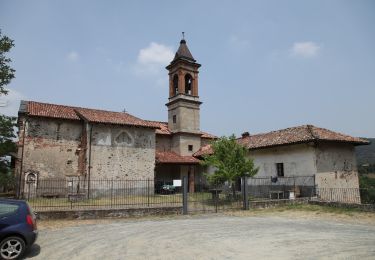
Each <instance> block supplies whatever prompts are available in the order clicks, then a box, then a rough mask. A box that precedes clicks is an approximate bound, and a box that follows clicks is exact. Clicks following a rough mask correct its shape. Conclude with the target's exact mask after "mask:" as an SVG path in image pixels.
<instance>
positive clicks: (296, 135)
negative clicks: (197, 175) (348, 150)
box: [194, 125, 369, 157]
mask: <svg viewBox="0 0 375 260" xmlns="http://www.w3.org/2000/svg"><path fill="white" fill-rule="evenodd" d="M237 141H238V143H240V144H242V145H244V146H246V147H247V148H248V149H250V150H252V149H260V148H267V147H273V146H281V145H290V144H298V143H308V142H313V141H328V142H339V143H351V144H353V145H363V144H369V142H368V141H367V140H364V139H361V138H358V137H352V136H349V135H345V134H341V133H338V132H334V131H331V130H328V129H325V128H320V127H316V126H313V125H303V126H297V127H290V128H286V129H282V130H277V131H272V132H269V133H263V134H256V135H250V136H246V137H243V138H239V139H237ZM212 153H213V150H212V147H211V145H206V146H203V147H201V148H200V149H199V150H198V151H197V152H196V153H194V156H196V157H201V156H203V155H208V154H212Z"/></svg>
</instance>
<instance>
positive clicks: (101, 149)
mask: <svg viewBox="0 0 375 260" xmlns="http://www.w3.org/2000/svg"><path fill="white" fill-rule="evenodd" d="M200 66H201V65H200V64H198V63H197V62H196V60H195V59H194V58H193V56H192V54H191V52H190V51H189V48H188V47H187V44H186V41H185V39H182V40H181V41H180V46H179V48H178V50H177V52H176V55H175V57H174V59H173V60H172V61H171V63H170V64H169V65H168V66H167V67H166V69H167V70H168V72H169V98H168V102H167V104H166V106H167V109H168V121H167V122H158V121H150V120H143V119H140V118H137V117H135V116H133V115H130V114H128V113H125V112H113V111H104V110H97V109H90V108H82V107H73V106H64V105H57V104H48V103H41V102H36V101H21V105H20V109H19V118H18V125H19V144H18V147H19V149H18V161H17V163H16V175H17V176H18V180H19V183H20V184H21V185H24V184H23V183H25V182H27V180H28V178H29V179H30V178H32V179H68V180H74V179H80V180H87V181H88V180H94V179H122V180H123V179H129V180H134V179H150V180H155V182H156V183H157V182H162V183H165V182H171V181H173V180H174V179H181V178H182V177H183V176H187V177H188V180H189V185H188V186H189V191H191V192H193V191H194V187H195V183H196V182H198V181H201V180H202V169H201V167H200V165H199V160H198V159H197V158H195V157H194V156H193V154H194V153H195V152H197V151H198V150H199V149H200V148H201V147H202V146H204V145H207V144H208V143H209V142H210V141H212V140H213V139H215V138H216V137H215V136H214V135H211V134H208V133H205V132H202V131H201V130H200V105H201V104H202V102H201V101H200V100H199V95H198V90H199V87H198V73H199V71H198V69H199V67H200Z"/></svg>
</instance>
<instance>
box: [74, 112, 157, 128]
mask: <svg viewBox="0 0 375 260" xmlns="http://www.w3.org/2000/svg"><path fill="white" fill-rule="evenodd" d="M76 112H77V113H78V114H79V115H80V116H81V117H83V118H84V119H85V120H87V121H89V122H93V123H103V124H115V125H131V126H143V127H149V128H156V127H155V126H154V125H153V124H151V123H149V122H148V121H145V120H142V119H140V118H138V117H135V116H132V115H130V114H128V113H125V112H112V111H103V110H96V109H87V108H79V109H76Z"/></svg>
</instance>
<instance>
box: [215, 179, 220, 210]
mask: <svg viewBox="0 0 375 260" xmlns="http://www.w3.org/2000/svg"><path fill="white" fill-rule="evenodd" d="M218 186H219V185H218V184H215V200H214V202H215V213H217V207H218V203H219V194H218V193H217V190H218Z"/></svg>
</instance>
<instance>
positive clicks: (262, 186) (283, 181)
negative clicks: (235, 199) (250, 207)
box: [247, 176, 315, 200]
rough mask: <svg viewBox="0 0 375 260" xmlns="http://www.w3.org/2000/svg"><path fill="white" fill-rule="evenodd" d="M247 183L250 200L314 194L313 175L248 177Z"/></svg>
mask: <svg viewBox="0 0 375 260" xmlns="http://www.w3.org/2000/svg"><path fill="white" fill-rule="evenodd" d="M247 185H248V187H247V188H248V193H249V198H250V200H257V199H295V198H306V197H312V196H314V194H315V177H314V176H293V177H256V178H248V179H247Z"/></svg>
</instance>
